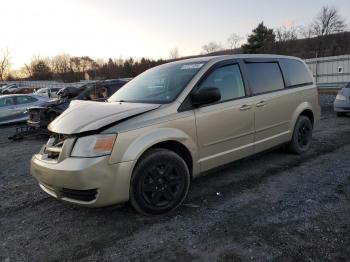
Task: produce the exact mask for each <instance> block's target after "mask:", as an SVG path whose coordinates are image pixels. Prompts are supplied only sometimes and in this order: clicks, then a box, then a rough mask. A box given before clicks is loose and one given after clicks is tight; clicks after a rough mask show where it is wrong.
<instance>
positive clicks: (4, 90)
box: [0, 84, 19, 94]
mask: <svg viewBox="0 0 350 262" xmlns="http://www.w3.org/2000/svg"><path fill="white" fill-rule="evenodd" d="M18 88H19V86H18V85H17V84H8V85H6V86H3V87H1V91H0V92H1V94H10V93H12V91H14V90H16V89H18Z"/></svg>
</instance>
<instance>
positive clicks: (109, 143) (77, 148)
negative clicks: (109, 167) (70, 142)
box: [71, 134, 117, 157]
mask: <svg viewBox="0 0 350 262" xmlns="http://www.w3.org/2000/svg"><path fill="white" fill-rule="evenodd" d="M116 138H117V135H116V134H106V135H92V136H84V137H80V138H78V140H77V141H76V142H75V145H74V148H73V151H72V154H71V156H73V157H97V156H105V155H109V154H111V152H112V149H113V145H114V142H115V140H116Z"/></svg>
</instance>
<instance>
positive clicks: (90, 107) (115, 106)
mask: <svg viewBox="0 0 350 262" xmlns="http://www.w3.org/2000/svg"><path fill="white" fill-rule="evenodd" d="M159 106H160V105H156V104H141V103H124V102H123V103H120V102H108V103H105V102H92V101H79V100H73V101H71V103H70V106H69V107H68V108H67V110H65V111H64V112H63V113H62V114H61V115H60V116H58V117H57V118H56V119H55V120H54V121H52V122H51V123H50V125H49V126H48V129H49V130H50V131H51V132H54V133H59V134H67V135H69V134H77V133H82V132H87V131H94V130H97V129H99V128H102V127H104V126H106V125H108V124H111V123H113V122H117V121H121V120H123V119H125V118H128V117H131V116H134V115H138V114H141V113H144V112H147V111H150V110H153V109H156V108H158V107H159Z"/></svg>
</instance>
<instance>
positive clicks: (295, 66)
mask: <svg viewBox="0 0 350 262" xmlns="http://www.w3.org/2000/svg"><path fill="white" fill-rule="evenodd" d="M280 64H281V67H282V71H283V75H284V77H285V80H286V86H287V87H293V86H302V85H311V84H312V83H313V78H312V76H311V75H310V73H309V70H308V69H307V68H306V66H305V64H304V63H303V62H301V61H299V60H296V59H288V58H282V59H280Z"/></svg>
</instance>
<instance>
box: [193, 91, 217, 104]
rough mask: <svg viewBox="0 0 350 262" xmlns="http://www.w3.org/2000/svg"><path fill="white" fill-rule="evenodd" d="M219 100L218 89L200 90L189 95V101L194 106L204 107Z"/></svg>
mask: <svg viewBox="0 0 350 262" xmlns="http://www.w3.org/2000/svg"><path fill="white" fill-rule="evenodd" d="M220 99H221V93H220V90H219V88H216V87H208V88H202V89H200V90H199V91H196V92H194V93H192V94H191V100H192V103H193V104H194V105H204V104H210V103H214V102H217V101H219V100H220Z"/></svg>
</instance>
